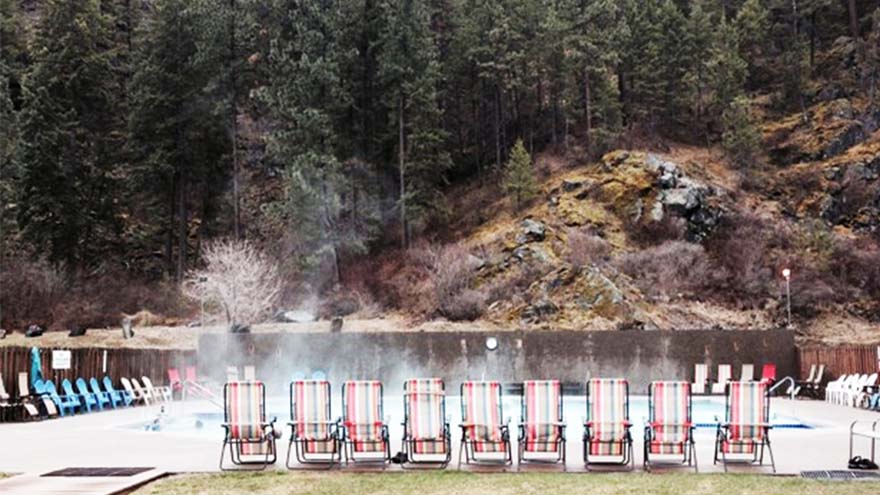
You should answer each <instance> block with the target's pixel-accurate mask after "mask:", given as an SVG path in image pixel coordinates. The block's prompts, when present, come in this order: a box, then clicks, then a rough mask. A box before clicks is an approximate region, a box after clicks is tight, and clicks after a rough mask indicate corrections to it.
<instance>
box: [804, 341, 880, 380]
mask: <svg viewBox="0 0 880 495" xmlns="http://www.w3.org/2000/svg"><path fill="white" fill-rule="evenodd" d="M878 352H880V346H874V345H841V346H818V345H811V346H805V347H799V348H798V365H799V367H800V378H801V379H805V378H807V376H809V374H810V366H812V365H814V364H815V365H816V366H819V365H822V364H824V365H825V380H826V381H827V380H833V379H835V378H837V377H838V376H840V375H842V374H851V373H876V372H878V371H880V355H878Z"/></svg>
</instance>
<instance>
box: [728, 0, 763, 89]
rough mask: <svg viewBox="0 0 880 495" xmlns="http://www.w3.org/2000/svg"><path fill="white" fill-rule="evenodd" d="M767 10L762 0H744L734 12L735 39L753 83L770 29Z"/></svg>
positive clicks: (761, 62)
mask: <svg viewBox="0 0 880 495" xmlns="http://www.w3.org/2000/svg"><path fill="white" fill-rule="evenodd" d="M769 15H770V14H769V12H768V11H767V8H766V7H765V6H764V2H763V1H762V0H746V1H745V2H744V3H743V5H742V7H740V9H739V11H738V12H737V14H736V19H735V20H734V24H735V26H736V34H737V39H738V41H739V49H740V55H741V57H742V58H743V60H745V61H746V63H747V64H748V74H749V76H748V77H749V80H750V81H752V82H753V83H754V82H755V81H756V80H760V79H756V78H757V77H758V76H759V74H758V71H759V69H760V67H761V66H762V64H763V62H764V60H763V57H764V53H765V50H766V47H765V44H766V40H767V33H768V32H769V31H770V20H769Z"/></svg>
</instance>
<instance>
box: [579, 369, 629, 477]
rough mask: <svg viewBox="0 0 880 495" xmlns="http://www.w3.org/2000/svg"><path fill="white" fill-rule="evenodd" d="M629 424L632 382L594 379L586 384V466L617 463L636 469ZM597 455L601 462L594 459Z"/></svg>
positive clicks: (620, 379)
mask: <svg viewBox="0 0 880 495" xmlns="http://www.w3.org/2000/svg"><path fill="white" fill-rule="evenodd" d="M631 426H632V423H630V421H629V383H628V382H627V381H626V380H624V379H622V378H593V379H591V380H590V381H588V382H587V421H586V423H585V424H584V464H585V465H586V466H587V469H589V467H590V464H617V465H621V466H629V469H633V467H634V461H633V440H632V435H631V434H630V427H631ZM595 456H598V457H599V458H600V459H601V460H598V461H595V460H591V457H595Z"/></svg>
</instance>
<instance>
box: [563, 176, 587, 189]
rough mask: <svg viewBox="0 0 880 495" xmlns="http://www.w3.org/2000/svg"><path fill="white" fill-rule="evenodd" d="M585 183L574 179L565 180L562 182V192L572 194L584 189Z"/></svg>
mask: <svg viewBox="0 0 880 495" xmlns="http://www.w3.org/2000/svg"><path fill="white" fill-rule="evenodd" d="M583 185H584V181H582V180H574V179H563V180H562V190H563V191H565V192H572V191H575V190H577V189H580V188H581V187H583Z"/></svg>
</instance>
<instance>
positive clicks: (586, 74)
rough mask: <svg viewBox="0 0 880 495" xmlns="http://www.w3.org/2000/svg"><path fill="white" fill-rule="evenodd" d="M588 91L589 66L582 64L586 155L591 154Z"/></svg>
mask: <svg viewBox="0 0 880 495" xmlns="http://www.w3.org/2000/svg"><path fill="white" fill-rule="evenodd" d="M592 99H593V98H592V95H591V91H590V66H589V65H587V64H584V117H585V120H586V122H587V154H588V155H589V154H591V153H592V152H593V107H592Z"/></svg>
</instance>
